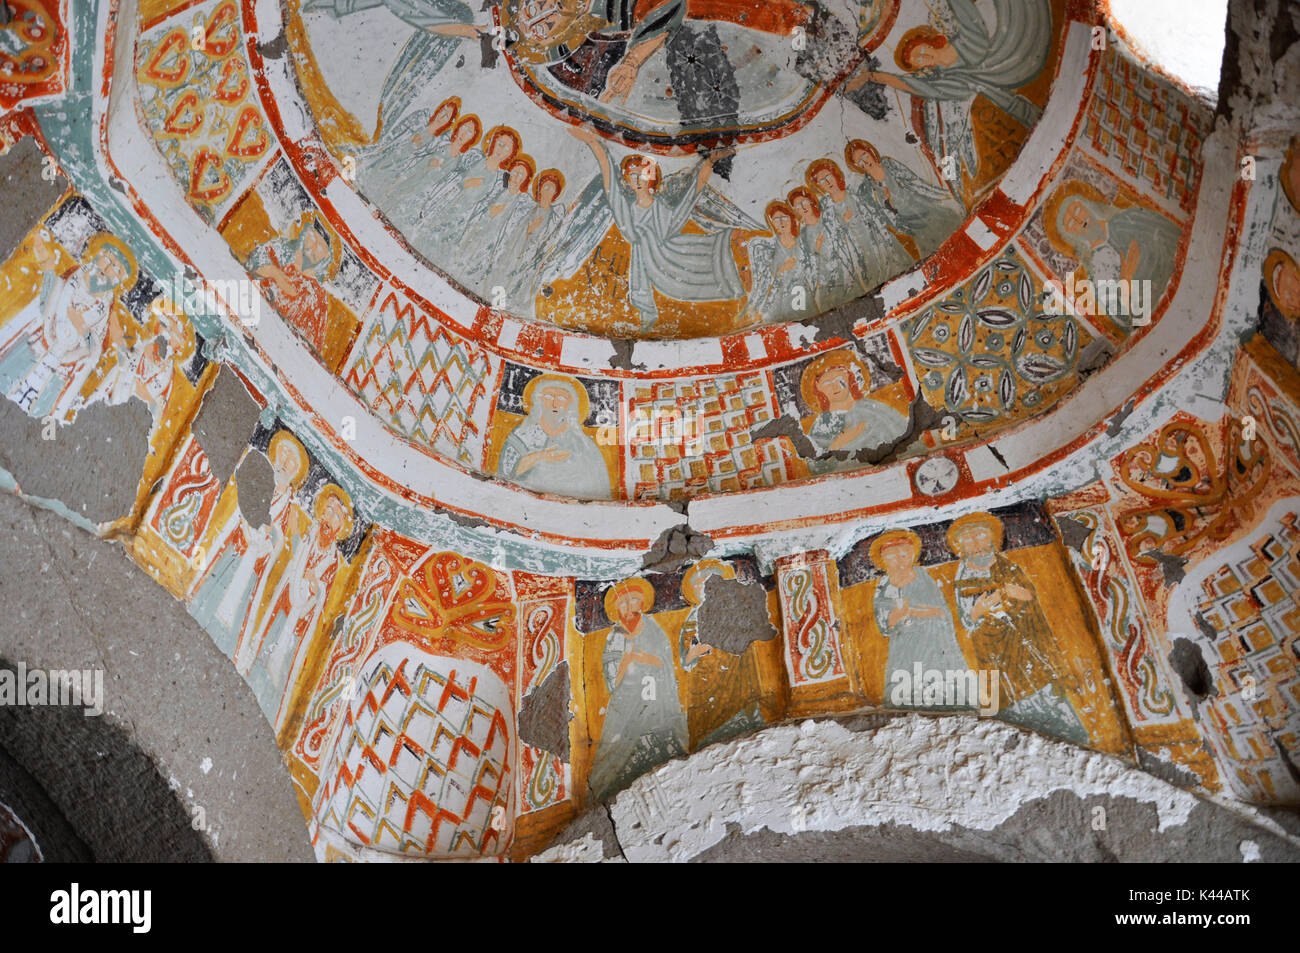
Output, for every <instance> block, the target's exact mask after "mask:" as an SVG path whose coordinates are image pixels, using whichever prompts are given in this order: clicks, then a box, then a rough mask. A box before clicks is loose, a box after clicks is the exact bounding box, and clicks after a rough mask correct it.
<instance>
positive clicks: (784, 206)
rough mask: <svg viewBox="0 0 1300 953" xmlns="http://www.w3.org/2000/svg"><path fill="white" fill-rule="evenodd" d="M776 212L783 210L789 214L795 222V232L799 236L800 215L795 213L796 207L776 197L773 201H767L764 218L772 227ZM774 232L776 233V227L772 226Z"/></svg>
mask: <svg viewBox="0 0 1300 953" xmlns="http://www.w3.org/2000/svg"><path fill="white" fill-rule="evenodd" d="M774 212H782V213H784V214H786V215H788V216H789V217H790V221H791V222H792V223H793V230H794V234H795V235H796V236H798V234H799V216H798V215H796V214H795V213H794V209H792V208H791V207H790V203H789V202H782V201H781V200H780V199H776V200H774V201H772V202H768V203H767V208H765V209H764V210H763V219H764V220H765V221H766V222H767V224H768V227H769V228H772V214H773V213H774ZM772 234H773V235H775V234H776V229H775V228H772Z"/></svg>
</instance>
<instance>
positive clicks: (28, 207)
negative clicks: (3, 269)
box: [0, 136, 68, 261]
mask: <svg viewBox="0 0 1300 953" xmlns="http://www.w3.org/2000/svg"><path fill="white" fill-rule="evenodd" d="M44 169H45V156H44V155H43V154H42V152H41V150H40V147H39V146H37V145H36V140H35V139H33V138H32V137H31V136H24V137H23V138H22V139H20V140H18V142H16V143H14V145H13V147H12V148H11V149H10V150H9V151H8V152H6V153H5V154H4V155H0V187H3V189H4V195H5V210H4V214H3V215H0V261H5V260H6V259H8V257H9V256H10V255H11V254H13V251H14V249H15V248H17V247H18V245H19V243H20V242H21V241H22V240H23V238H24V237H25V236H26V235H27V233H28V232H30V231H31V230H32V229H33V228H34V227H35V226H36V223H37V222H39V221H40V220H41V219H42V218H43V217H44V216H45V213H46V212H48V211H49V210H50V208H51V207H52V206H53V205H54V203H55V202H57V201H58V199H59V196H61V195H62V194H63V193H64V191H66V190H67V188H68V180H67V179H65V178H64V177H63V175H62V174H55V175H54V176H53V177H52V178H51V179H50V180H48V181H47V180H46V179H45V177H44V176H43V175H42V172H43V170H44Z"/></svg>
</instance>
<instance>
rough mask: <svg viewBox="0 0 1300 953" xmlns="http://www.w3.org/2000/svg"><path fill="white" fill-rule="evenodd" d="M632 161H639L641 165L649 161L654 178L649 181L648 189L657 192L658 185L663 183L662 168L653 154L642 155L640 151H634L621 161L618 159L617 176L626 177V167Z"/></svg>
mask: <svg viewBox="0 0 1300 953" xmlns="http://www.w3.org/2000/svg"><path fill="white" fill-rule="evenodd" d="M633 162H639V163H642V164H643V165H644V163H646V162H649V163H650V164H651V165H652V166H654V170H655V178H654V181H653V182H651V183H650V191H651V192H658V191H659V186H660V185H662V184H663V180H664V170H663V169H662V168H661V167H660V166H659V163H658V161H656V160H655V158H654V156H647V155H642V154H641V153H640V152H634V153H632V154H631V155H628V156H624V157H623V159H622V161H620V162H619V164H618V175H619V178H621V179H627V167H628V166H629V165H631V164H632V163H633Z"/></svg>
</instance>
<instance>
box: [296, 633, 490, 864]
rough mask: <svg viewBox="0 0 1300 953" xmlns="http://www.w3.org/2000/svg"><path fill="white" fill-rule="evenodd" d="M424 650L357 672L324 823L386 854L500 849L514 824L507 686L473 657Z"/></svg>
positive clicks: (330, 779) (388, 654)
mask: <svg viewBox="0 0 1300 953" xmlns="http://www.w3.org/2000/svg"><path fill="white" fill-rule="evenodd" d="M412 654H418V653H412ZM427 659H428V662H427V663H425V662H421V661H420V660H419V659H418V658H412V657H403V656H401V655H399V654H393V653H392V652H385V653H381V656H380V658H379V659H378V660H377V661H376V662H375V663H373V664H372V665H371V666H370V668H369V670H368V672H367V673H366V674H365V675H364V676H363V677H362V679H361V684H360V686H359V687H358V689H357V691H358V694H359V695H360V697H359V698H356V699H354V701H353V703H352V704H351V705H350V706H349V709H348V712H347V715H346V716H345V722H344V725H343V731H342V735H341V738H340V741H339V745H338V748H337V749H336V751H335V755H334V765H335V767H334V769H333V770H332V771H331V772H330V773H329V776H328V777H327V778H325V779H324V780H325V783H326V784H328V785H330V786H331V788H332V790H329V791H327V792H325V797H324V798H323V799H322V801H321V804H322V808H321V810H320V813H319V815H318V816H319V819H320V822H321V824H322V825H323V826H324V827H328V828H332V829H334V830H337V831H339V832H341V833H342V834H343V836H344V837H346V838H347V839H348V840H350V841H352V842H354V843H358V844H361V845H364V846H366V847H371V848H375V849H379V850H384V851H389V852H392V853H399V854H418V855H424V856H443V857H446V856H465V855H489V854H491V855H496V854H500V853H501V852H502V851H504V850H505V848H506V847H507V846H508V843H509V832H510V827H511V824H512V820H511V818H510V816H509V807H510V803H509V802H510V791H511V784H512V778H511V770H512V769H511V747H512V739H511V735H510V732H511V726H512V725H513V723H514V713H513V710H512V709H511V706H510V702H509V691H508V690H507V689H506V687H505V685H504V684H502V682H501V680H500V679H499V678H497V676H496V675H495V674H493V673H492V672H491V671H490V670H489V669H486V668H484V667H482V666H479V665H475V664H474V663H472V662H466V661H464V660H460V659H437V658H434V657H433V656H427Z"/></svg>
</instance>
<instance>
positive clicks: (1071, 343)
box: [1061, 321, 1079, 364]
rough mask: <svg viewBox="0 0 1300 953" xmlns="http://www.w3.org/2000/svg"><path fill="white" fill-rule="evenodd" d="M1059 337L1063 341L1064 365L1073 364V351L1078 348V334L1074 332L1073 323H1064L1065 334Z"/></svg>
mask: <svg viewBox="0 0 1300 953" xmlns="http://www.w3.org/2000/svg"><path fill="white" fill-rule="evenodd" d="M1061 337H1062V339H1063V340H1064V341H1065V360H1066V363H1069V364H1073V363H1074V354H1075V350H1076V349H1077V348H1078V346H1079V332H1078V331H1077V330H1076V328H1075V325H1074V322H1073V321H1067V322H1066V324H1065V332H1064V333H1063V334H1062V335H1061Z"/></svg>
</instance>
